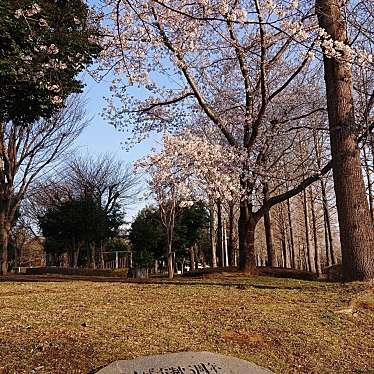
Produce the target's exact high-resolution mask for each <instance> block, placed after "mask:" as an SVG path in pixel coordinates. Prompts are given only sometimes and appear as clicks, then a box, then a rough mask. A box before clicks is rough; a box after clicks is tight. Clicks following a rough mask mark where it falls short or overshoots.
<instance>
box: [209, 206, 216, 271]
mask: <svg viewBox="0 0 374 374" xmlns="http://www.w3.org/2000/svg"><path fill="white" fill-rule="evenodd" d="M209 216H210V231H209V236H210V248H211V254H212V267H213V268H216V267H217V254H216V250H217V248H216V245H217V240H216V218H215V210H214V205H213V204H211V206H210V209H209Z"/></svg>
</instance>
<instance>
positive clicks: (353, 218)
mask: <svg viewBox="0 0 374 374" xmlns="http://www.w3.org/2000/svg"><path fill="white" fill-rule="evenodd" d="M316 13H317V15H318V21H319V26H320V27H321V28H323V29H325V30H326V32H327V33H328V34H329V35H331V37H332V39H333V41H339V42H343V43H348V37H347V34H346V24H345V21H344V19H343V17H342V14H341V5H340V2H339V0H316ZM345 58H349V56H343V58H342V59H341V60H336V59H335V58H328V57H327V56H326V55H324V58H323V59H324V67H325V83H326V93H327V110H328V116H329V127H330V143H331V154H332V165H333V176H334V188H335V194H336V206H337V211H338V220H339V226H340V242H341V248H342V263H343V277H344V279H345V280H346V281H352V280H368V279H373V278H374V251H373V248H374V230H373V223H372V221H371V218H370V213H369V207H368V202H367V198H366V191H365V185H364V181H363V176H362V170H361V165H360V158H359V149H358V146H357V134H356V132H357V130H356V128H355V116H354V105H353V95H352V86H353V84H352V68H351V65H350V64H349V63H347V62H346V61H344V59H345Z"/></svg>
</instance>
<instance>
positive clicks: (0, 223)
mask: <svg viewBox="0 0 374 374" xmlns="http://www.w3.org/2000/svg"><path fill="white" fill-rule="evenodd" d="M9 229H10V227H9V225H8V224H7V222H6V218H5V214H4V213H2V212H1V213H0V236H1V237H0V243H1V249H2V256H1V260H2V263H1V271H2V273H3V274H6V273H7V272H8V242H9Z"/></svg>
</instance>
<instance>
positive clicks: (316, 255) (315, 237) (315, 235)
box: [309, 188, 321, 277]
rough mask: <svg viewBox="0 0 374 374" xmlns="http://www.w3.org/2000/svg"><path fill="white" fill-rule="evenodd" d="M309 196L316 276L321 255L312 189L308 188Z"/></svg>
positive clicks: (319, 270)
mask: <svg viewBox="0 0 374 374" xmlns="http://www.w3.org/2000/svg"><path fill="white" fill-rule="evenodd" d="M309 197H310V210H311V212H312V228H313V243H314V267H315V269H316V273H317V276H318V277H320V276H321V256H320V253H319V245H318V233H317V216H316V208H315V204H314V196H313V191H312V189H311V188H310V189H309Z"/></svg>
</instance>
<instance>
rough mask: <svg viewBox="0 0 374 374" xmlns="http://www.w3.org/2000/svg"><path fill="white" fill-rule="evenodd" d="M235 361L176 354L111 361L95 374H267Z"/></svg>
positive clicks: (199, 354) (207, 355) (208, 355)
mask: <svg viewBox="0 0 374 374" xmlns="http://www.w3.org/2000/svg"><path fill="white" fill-rule="evenodd" d="M271 373H273V372H272V371H270V370H268V369H265V368H262V367H260V366H257V365H255V364H253V363H252V362H249V361H245V360H241V359H238V358H235V357H229V356H224V355H220V354H216V353H210V352H180V353H169V354H164V355H157V356H146V357H139V358H135V359H134V360H126V361H115V362H113V363H111V364H110V365H108V366H106V367H105V368H103V369H101V370H99V371H98V373H97V374H271Z"/></svg>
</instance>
